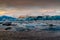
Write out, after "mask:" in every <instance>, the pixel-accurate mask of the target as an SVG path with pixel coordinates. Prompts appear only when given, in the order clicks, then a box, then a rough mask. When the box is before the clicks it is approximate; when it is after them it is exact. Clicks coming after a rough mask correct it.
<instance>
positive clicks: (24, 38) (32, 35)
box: [0, 31, 60, 40]
mask: <svg viewBox="0 0 60 40" xmlns="http://www.w3.org/2000/svg"><path fill="white" fill-rule="evenodd" d="M0 40H60V33H59V32H51V31H50V32H47V31H41V32H35V31H29V32H13V31H0Z"/></svg>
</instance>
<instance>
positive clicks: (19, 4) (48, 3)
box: [0, 0, 60, 17]
mask: <svg viewBox="0 0 60 40" xmlns="http://www.w3.org/2000/svg"><path fill="white" fill-rule="evenodd" d="M1 15H7V16H13V17H19V16H40V15H51V16H52V15H60V0H0V16H1Z"/></svg>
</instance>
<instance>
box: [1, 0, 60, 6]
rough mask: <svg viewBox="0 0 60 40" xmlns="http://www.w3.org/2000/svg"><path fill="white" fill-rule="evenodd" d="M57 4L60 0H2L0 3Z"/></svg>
mask: <svg viewBox="0 0 60 40" xmlns="http://www.w3.org/2000/svg"><path fill="white" fill-rule="evenodd" d="M57 4H58V5H59V4H60V0H0V5H2V6H3V5H4V6H45V5H57Z"/></svg>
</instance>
